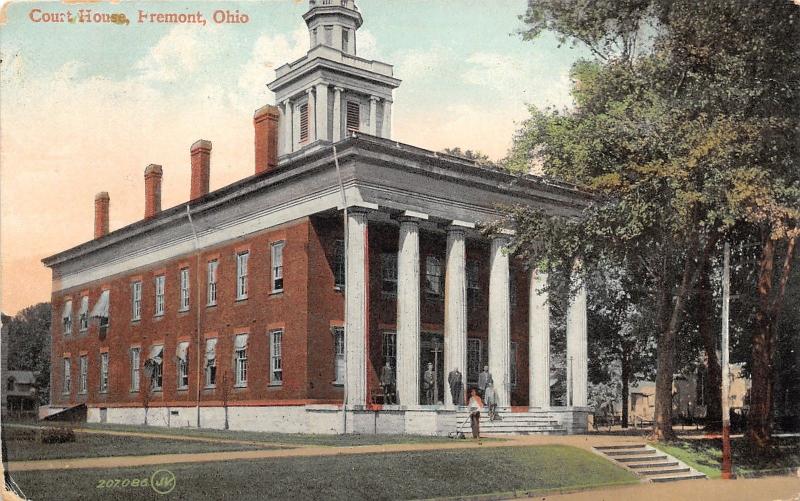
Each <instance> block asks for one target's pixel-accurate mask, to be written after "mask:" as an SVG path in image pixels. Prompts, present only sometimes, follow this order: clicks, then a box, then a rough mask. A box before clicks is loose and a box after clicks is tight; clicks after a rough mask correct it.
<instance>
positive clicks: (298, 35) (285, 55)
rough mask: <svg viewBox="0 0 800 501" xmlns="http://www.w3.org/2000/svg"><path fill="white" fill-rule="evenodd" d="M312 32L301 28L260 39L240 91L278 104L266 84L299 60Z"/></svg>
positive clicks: (243, 73)
mask: <svg viewBox="0 0 800 501" xmlns="http://www.w3.org/2000/svg"><path fill="white" fill-rule="evenodd" d="M309 43H310V41H309V38H308V29H307V28H306V27H305V26H300V27H298V28H297V29H295V30H294V31H292V32H291V33H289V34H283V33H278V34H275V35H262V36H260V37H259V38H258V39H257V40H256V42H255V44H254V45H253V49H252V51H251V54H250V58H249V59H248V60H247V62H246V63H245V64H244V66H243V67H242V70H241V71H240V74H239V78H238V87H239V91H240V92H242V93H245V94H246V95H248V96H250V95H252V96H253V97H259V98H261V99H262V100H265V102H266V100H269V101H270V102H273V101H274V98H273V96H272V93H271V92H269V90H268V89H267V87H266V83H267V82H269V81H270V80H272V78H274V76H275V69H276V68H278V67H280V66H282V65H284V64H286V63H288V62H292V61H295V60H297V59H298V58H300V57H302V56H304V55H305V53H306V52H308V48H309Z"/></svg>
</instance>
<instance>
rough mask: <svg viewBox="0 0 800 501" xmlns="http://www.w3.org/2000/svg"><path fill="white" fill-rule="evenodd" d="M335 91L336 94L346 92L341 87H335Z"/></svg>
mask: <svg viewBox="0 0 800 501" xmlns="http://www.w3.org/2000/svg"><path fill="white" fill-rule="evenodd" d="M333 90H334V91H336V92H344V88H342V87H339V86H338V85H334V86H333Z"/></svg>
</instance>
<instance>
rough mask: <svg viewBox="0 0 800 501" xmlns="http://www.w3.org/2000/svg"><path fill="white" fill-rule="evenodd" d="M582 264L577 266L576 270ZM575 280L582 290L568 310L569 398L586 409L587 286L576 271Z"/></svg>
mask: <svg viewBox="0 0 800 501" xmlns="http://www.w3.org/2000/svg"><path fill="white" fill-rule="evenodd" d="M579 267H580V263H577V264H576V268H579ZM573 280H578V281H579V283H580V289H578V292H577V294H576V295H575V297H573V298H572V299H571V300H570V303H569V307H568V308H567V387H568V390H567V396H568V397H569V396H571V397H572V398H571V402H569V401H568V402H567V405H571V406H573V407H586V405H587V384H588V381H587V380H588V376H589V374H588V371H589V368H588V356H587V355H588V354H587V350H588V344H587V343H588V338H587V335H586V334H587V326H586V286H585V285H584V283H583V280H582V279H581V278H580V277H579V276H578V272H577V270H576V272H575V273H573Z"/></svg>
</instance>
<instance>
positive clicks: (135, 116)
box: [0, 0, 587, 314]
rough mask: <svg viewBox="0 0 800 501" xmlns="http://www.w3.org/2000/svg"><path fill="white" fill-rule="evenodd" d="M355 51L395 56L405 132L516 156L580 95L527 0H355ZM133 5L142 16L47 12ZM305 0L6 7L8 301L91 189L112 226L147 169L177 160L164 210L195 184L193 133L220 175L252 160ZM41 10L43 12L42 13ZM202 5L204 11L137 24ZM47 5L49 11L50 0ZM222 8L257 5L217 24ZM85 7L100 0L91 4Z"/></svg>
mask: <svg viewBox="0 0 800 501" xmlns="http://www.w3.org/2000/svg"><path fill="white" fill-rule="evenodd" d="M356 3H357V5H358V7H359V10H360V11H361V13H362V16H363V18H364V25H363V26H362V27H361V29H360V30H359V31H358V33H357V35H356V36H357V46H358V55H359V56H360V57H364V58H367V59H377V60H379V61H383V62H386V63H389V64H393V65H394V71H395V76H396V77H398V78H400V79H401V80H402V84H401V85H400V87H399V89H397V90H396V91H395V96H394V105H393V108H392V115H393V131H392V134H393V138H394V139H396V140H398V141H400V142H404V143H408V144H412V145H415V146H419V147H423V148H428V149H432V150H441V149H443V148H446V147H455V146H458V147H461V148H462V149H472V150H480V151H482V152H484V153H486V154H488V155H489V156H490V157H492V158H493V159H499V158H502V157H503V156H504V155H505V154H506V151H507V150H508V148H509V147H510V145H511V140H512V137H513V134H514V131H515V130H516V129H517V127H518V125H519V123H520V122H521V121H522V120H524V119H525V118H526V117H527V116H528V108H527V107H528V105H535V106H538V107H544V106H556V107H569V106H570V105H571V102H572V101H571V98H570V95H569V76H568V75H569V69H570V67H571V65H572V64H573V63H574V62H575V61H576V60H577V59H579V58H581V57H586V56H587V54H586V52H585V51H583V50H581V49H580V48H578V49H575V48H570V47H566V46H564V47H558V44H557V42H556V41H555V38H554V37H553V36H552V35H549V34H545V35H544V36H542V37H541V38H539V39H538V40H537V41H536V42H535V43H531V42H524V41H522V39H521V37H520V36H519V35H518V34H516V33H517V31H518V30H519V29H520V28H522V26H523V25H522V23H521V21H519V19H518V16H519V15H521V14H523V13H524V12H525V6H526V1H525V0H491V1H486V0H402V1H390V0H358V1H357V2H356ZM81 9H83V10H90V11H91V15H94V14H112V13H116V14H119V13H122V14H125V18H126V19H127V20H128V21H129V23H128V24H115V23H94V22H91V23H86V22H84V23H80V22H74V23H69V22H43V21H42V22H34V20H39V21H41V20H42V19H43V18H44V17H45V16H43V13H50V14H55V15H54V16H51V17H55V18H58V17H59V15H61V16H63V17H66V15H67V12H70V13H71V14H72V16H73V17H75V18H77V16H78V15H79V10H81ZM307 9H308V2H307V0H265V1H249V2H197V1H180V2H179V1H173V2H157V1H149V2H134V1H124V2H119V3H91V2H89V3H58V2H14V3H8V4H6V5H5V6H4V9H3V11H2V13H3V15H2V16H0V19H2V18H4V19H3V20H2V24H1V25H0V59H2V63H0V255H2V263H1V264H2V268H0V308H1V309H2V311H3V312H4V313H6V314H14V313H16V312H17V311H18V310H20V309H22V308H24V307H26V306H29V305H32V304H35V303H37V302H41V301H48V300H49V298H50V291H51V274H50V270H49V269H47V268H46V267H45V266H44V265H42V264H41V259H42V258H44V257H46V256H49V255H52V254H55V253H57V252H60V251H62V250H66V249H68V248H71V247H73V246H75V245H78V244H81V243H83V242H85V241H87V240H90V239H91V238H92V232H93V217H94V195H95V194H96V193H97V192H99V191H108V192H109V194H110V197H111V217H110V225H111V230H112V231H113V230H114V229H118V228H121V227H123V226H126V225H128V224H130V223H133V222H135V221H137V220H139V219H141V218H142V216H143V213H144V176H143V175H144V169H145V167H146V166H147V165H148V164H151V163H156V164H159V165H162V166H163V168H164V180H163V187H162V207H163V208H168V207H172V206H175V205H177V204H180V203H182V202H185V201H186V200H187V199H188V195H189V147H190V145H191V144H192V143H193V142H195V141H196V140H198V139H201V138H202V139H207V140H210V141H211V142H212V143H213V150H212V160H211V189H212V190H214V189H217V188H220V187H222V186H225V185H227V184H230V183H232V182H234V181H236V180H238V179H241V178H243V177H246V176H249V175H251V174H252V172H253V157H254V152H253V129H252V116H253V111H254V110H256V109H258V108H260V107H261V106H263V105H264V104H274V97H273V95H272V93H271V92H270V91H269V90H268V89H267V88H266V84H267V83H268V82H270V81H271V80H272V79H274V69H275V68H277V67H279V66H281V65H282V64H284V63H285V62H288V61H293V60H295V59H297V58H299V57H302V56H303V55H304V54H305V53H306V51H307V50H308V44H309V41H308V40H309V37H308V32H307V29H306V26H305V23H304V22H303V20H302V17H301V16H302V14H303V13H304V12H306V11H307ZM35 10H37V12H34V11H35ZM140 10H141V11H144V12H145V13H196V12H201V13H203V16H204V18H205V19H206V21H207V23H206V25H205V26H202V25H198V24H182V25H176V24H164V23H138V22H137V20H138V16H139V11H140ZM38 11H40V12H38ZM216 11H228V12H229V13H230V14H232V15H234V17H235V15H236V14H237V11H238V14H239V20H241V19H242V17H241V16H242V15H243V14H244V15H246V16H247V22H246V23H241V22H240V23H219V24H218V23H215V22H213V16H214V13H215V12H216ZM84 14H86V13H84Z"/></svg>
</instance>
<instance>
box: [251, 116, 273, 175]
mask: <svg viewBox="0 0 800 501" xmlns="http://www.w3.org/2000/svg"><path fill="white" fill-rule="evenodd" d="M279 116H280V114H279V113H278V108H277V106H272V105H269V104H268V105H266V106H263V107H261V108H259V109H257V110H256V113H255V115H254V116H253V128H254V129H255V137H256V139H255V146H256V174H260V173H262V172H268V171H271V170H273V169H274V168H275V167H277V166H278V117H279Z"/></svg>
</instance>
